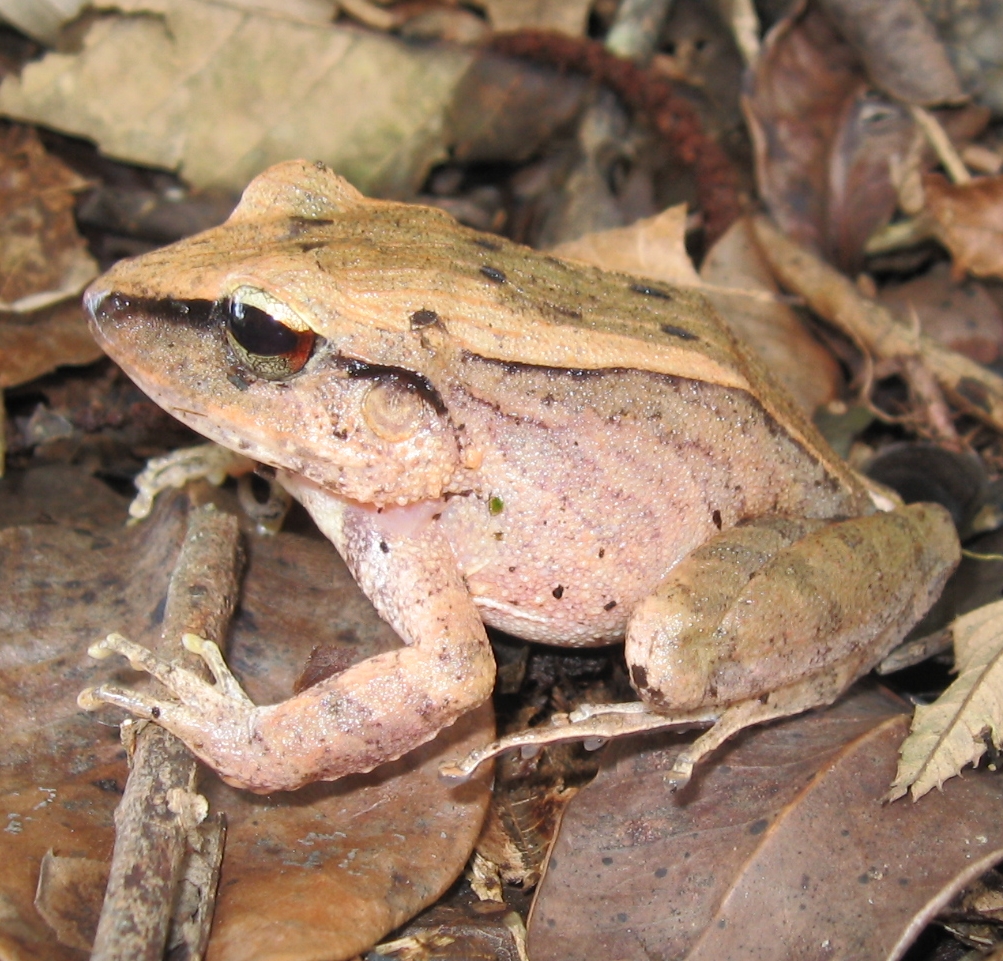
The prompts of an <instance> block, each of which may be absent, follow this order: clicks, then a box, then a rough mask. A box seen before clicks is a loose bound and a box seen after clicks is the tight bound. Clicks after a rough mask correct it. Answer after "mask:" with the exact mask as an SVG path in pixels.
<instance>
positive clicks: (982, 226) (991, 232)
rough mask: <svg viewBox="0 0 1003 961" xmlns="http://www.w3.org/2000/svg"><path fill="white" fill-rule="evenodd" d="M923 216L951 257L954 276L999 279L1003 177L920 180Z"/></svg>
mask: <svg viewBox="0 0 1003 961" xmlns="http://www.w3.org/2000/svg"><path fill="white" fill-rule="evenodd" d="M923 193H924V196H925V198H926V213H927V215H928V216H929V217H930V218H931V219H932V220H933V224H934V231H935V233H936V235H937V238H938V239H939V240H940V242H941V243H942V244H943V245H944V246H945V247H947V249H948V250H949V251H950V252H951V256H952V257H953V258H954V272H955V275H961V274H964V273H970V274H974V275H975V276H976V277H1003V175H997V176H995V177H976V178H975V179H973V180H970V181H969V182H968V183H963V184H952V183H949V182H948V181H947V180H946V179H945V178H944V177H943V176H941V175H940V174H936V173H932V174H927V175H926V176H924V177H923Z"/></svg>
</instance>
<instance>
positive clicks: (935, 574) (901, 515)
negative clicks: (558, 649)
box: [625, 504, 959, 780]
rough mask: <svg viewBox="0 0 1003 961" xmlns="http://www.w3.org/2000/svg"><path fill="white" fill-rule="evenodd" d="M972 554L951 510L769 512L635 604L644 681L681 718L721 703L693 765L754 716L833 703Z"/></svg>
mask: <svg viewBox="0 0 1003 961" xmlns="http://www.w3.org/2000/svg"><path fill="white" fill-rule="evenodd" d="M958 558H959V548H958V542H957V535H956V533H955V531H954V526H953V523H952V522H951V519H950V516H949V515H948V514H947V512H946V511H945V510H943V508H941V507H939V506H937V505H931V504H915V505H912V506H910V507H906V508H900V509H899V510H896V511H893V512H889V513H883V514H874V515H871V516H868V517H863V518H854V519H851V520H847V521H841V522H835V523H833V522H824V521H818V520H791V519H785V518H764V519H760V520H757V521H754V522H752V523H749V524H747V525H743V526H740V527H736V528H732V529H731V530H728V531H724V532H722V533H721V534H719V535H717V536H716V537H714V538H712V539H711V540H710V541H708V542H707V543H706V544H704V545H703V546H702V547H700V548H698V549H697V550H696V551H694V552H693V553H692V554H690V555H689V556H688V557H686V558H684V559H683V560H682V561H681V562H680V563H679V564H677V565H676V567H674V568H673V569H672V571H670V573H669V575H668V577H667V578H666V580H665V581H664V582H663V583H662V584H661V585H660V586H659V587H658V589H657V590H656V591H655V593H654V594H653V595H652V596H651V597H649V598H647V599H646V600H645V601H644V602H643V603H642V604H640V605H639V606H638V608H637V609H636V610H635V612H634V615H633V617H632V618H631V622H630V624H629V625H628V629H627V638H626V648H625V653H626V658H627V663H628V666H629V669H630V677H631V682H632V683H633V685H634V688H635V690H637V692H638V694H639V695H640V696H641V698H642V699H643V700H644V702H645V703H646V704H647V705H648V706H649V708H650V709H651V710H652V711H654V712H659V713H664V714H665V715H667V716H668V717H669V718H671V717H673V716H676V715H677V714H678V713H680V712H689V711H693V710H696V709H697V708H700V707H715V706H716V707H717V708H718V709H719V711H720V718H719V720H718V721H717V723H716V724H715V726H714V727H713V728H712V729H711V730H709V731H708V732H706V733H705V734H704V735H703V736H701V737H700V738H698V739H697V741H695V742H694V744H692V745H691V746H690V748H689V749H688V750H687V751H684V752H683V753H682V754H681V755H680V757H679V759H678V761H677V763H676V771H677V773H678V775H679V779H680V780H684V779H685V778H686V777H688V776H689V773H690V771H691V770H692V767H693V764H695V763H696V762H697V761H698V760H699V759H700V758H701V757H703V756H704V755H706V754H707V753H709V752H710V751H712V750H713V749H714V748H715V747H717V746H718V745H720V744H721V743H723V741H725V740H726V739H727V738H728V737H730V736H731V735H732V734H734V733H736V732H737V731H739V730H741V729H742V728H744V727H748V726H749V725H750V724H758V723H762V722H763V721H767V720H772V719H774V718H778V717H784V716H787V715H790V714H796V713H799V712H801V711H804V710H807V709H809V708H811V707H817V706H821V705H825V704H830V703H832V701H834V700H835V699H836V698H837V697H838V696H839V695H840V694H841V693H842V692H843V691H844V690H845V689H846V688H847V687H849V685H850V684H852V683H853V681H854V680H856V678H858V677H860V676H861V675H862V674H865V673H866V672H867V671H869V670H870V669H871V667H873V665H874V664H875V663H877V661H879V660H880V659H881V658H882V657H883V656H884V655H885V654H886V653H887V652H888V651H889V650H890V649H891V648H892V647H893V646H894V645H895V644H897V643H898V642H899V640H901V638H902V637H903V636H904V635H905V634H906V632H907V631H908V630H909V629H910V628H911V627H912V626H913V624H915V623H916V621H918V620H919V618H920V617H921V616H922V615H923V614H924V613H925V612H926V610H927V609H928V608H929V606H930V604H931V603H932V601H933V599H934V598H936V596H937V595H938V594H939V593H940V590H941V588H942V586H943V584H944V581H945V580H946V579H947V577H948V575H949V574H950V572H951V571H952V570H953V569H954V567H955V565H956V564H957V561H958Z"/></svg>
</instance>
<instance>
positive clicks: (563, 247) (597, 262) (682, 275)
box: [550, 204, 703, 287]
mask: <svg viewBox="0 0 1003 961" xmlns="http://www.w3.org/2000/svg"><path fill="white" fill-rule="evenodd" d="M550 252H551V253H553V254H556V255H557V256H558V257H565V258H567V259H568V260H578V261H581V262H582V263H586V264H592V265H594V266H596V267H602V268H603V270H620V271H623V272H624V273H627V274H636V275H637V276H639V277H650V278H651V279H652V280H664V281H666V282H668V283H670V284H677V285H679V286H681V287H702V286H703V281H702V280H701V279H700V275H699V274H698V273H697V272H696V270H695V268H694V267H693V261H691V260H690V256H689V254H688V253H686V205H685V204H678V205H677V206H675V207H669V209H668V210H663V211H662V212H661V213H660V214H656V215H655V216H654V217H646V218H645V219H644V220H638V221H636V222H635V223H633V224H631V225H630V226H629V227H614V228H613V229H611V230H602V231H598V232H596V233H590V234H585V235H584V236H582V237H579V238H578V239H577V240H568V241H565V242H564V243H562V244H558V245H557V246H556V247H552V248H551V251H550Z"/></svg>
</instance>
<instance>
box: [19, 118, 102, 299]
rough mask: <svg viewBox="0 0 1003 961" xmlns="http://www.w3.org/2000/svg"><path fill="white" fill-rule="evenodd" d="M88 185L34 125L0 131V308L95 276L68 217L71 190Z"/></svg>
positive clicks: (53, 295)
mask: <svg viewBox="0 0 1003 961" xmlns="http://www.w3.org/2000/svg"><path fill="white" fill-rule="evenodd" d="M87 186H88V184H87V181H86V180H84V179H83V178H82V177H79V176H78V175H77V174H75V173H74V172H73V171H72V170H70V169H69V167H67V166H66V165H65V164H64V163H63V162H62V161H61V160H57V159H56V158H55V157H51V156H49V155H48V154H47V153H46V152H45V148H44V147H43V146H42V143H41V141H40V140H39V139H38V134H37V133H35V131H34V130H31V129H29V128H27V127H19V126H11V127H8V128H7V129H6V130H3V131H0V310H2V311H18V312H26V311H31V310H36V309H38V308H40V307H46V306H49V305H50V304H54V303H58V302H59V301H61V300H65V299H66V298H68V297H72V296H74V295H76V294H79V293H80V292H81V291H82V290H83V289H84V287H85V286H86V285H87V283H88V282H89V281H91V280H92V279H93V278H94V277H96V276H97V272H98V266H97V264H96V263H95V261H94V258H93V257H91V255H90V254H89V253H88V252H87V245H86V244H85V243H84V240H83V238H82V237H81V236H80V235H79V234H78V233H77V228H76V225H75V224H74V222H73V204H74V202H75V201H74V195H75V194H77V193H79V192H80V191H81V190H83V189H85V188H86V187H87Z"/></svg>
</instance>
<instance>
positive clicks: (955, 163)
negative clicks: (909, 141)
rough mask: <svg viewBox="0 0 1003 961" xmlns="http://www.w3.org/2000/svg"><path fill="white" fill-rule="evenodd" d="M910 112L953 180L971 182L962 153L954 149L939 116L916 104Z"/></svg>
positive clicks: (955, 181)
mask: <svg viewBox="0 0 1003 961" xmlns="http://www.w3.org/2000/svg"><path fill="white" fill-rule="evenodd" d="M909 112H910V113H911V114H912V118H913V120H915V121H916V124H917V125H918V126H919V129H920V130H922V131H923V136H924V137H926V139H927V141H928V142H929V144H930V146H931V147H933V149H934V150H935V151H936V153H937V159H938V160H939V161H940V162H941V163H942V164H943V165H944V169H945V170H946V171H947V175H948V176H949V177H950V178H951V181H952V182H953V183H956V184H967V183H969V182H970V181H971V179H972V175H971V174H970V173H969V172H968V168H967V167H966V166H965V162H964V161H963V160H962V159H961V155H960V154H959V153H958V151H957V150H955V149H954V144H953V143H951V138H950V137H948V136H947V131H946V130H945V129H944V128H943V127H942V126H941V125H940V123H939V122H938V120H937V118H936V117H935V116H934V115H933V114H932V113H930V111H929V110H924V109H923V107H917V106H916V105H915V104H913V105H912V106H910V107H909Z"/></svg>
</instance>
